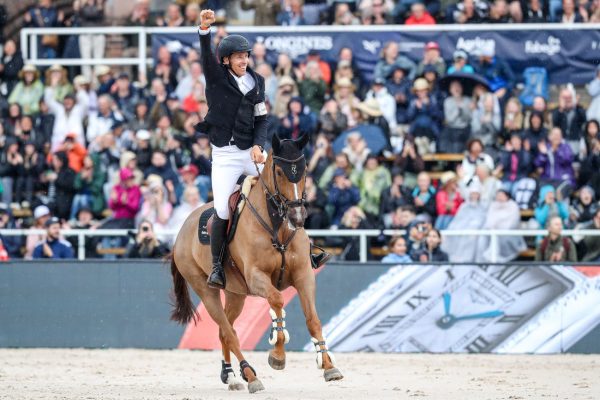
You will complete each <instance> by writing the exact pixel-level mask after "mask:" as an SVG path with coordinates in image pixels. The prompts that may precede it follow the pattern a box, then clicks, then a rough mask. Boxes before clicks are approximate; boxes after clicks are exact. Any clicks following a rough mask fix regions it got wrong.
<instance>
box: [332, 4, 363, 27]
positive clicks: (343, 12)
mask: <svg viewBox="0 0 600 400" xmlns="http://www.w3.org/2000/svg"><path fill="white" fill-rule="evenodd" d="M359 24H360V21H359V20H358V18H356V17H355V16H354V14H352V11H350V6H349V5H348V3H337V4H336V5H335V9H334V14H333V25H359Z"/></svg>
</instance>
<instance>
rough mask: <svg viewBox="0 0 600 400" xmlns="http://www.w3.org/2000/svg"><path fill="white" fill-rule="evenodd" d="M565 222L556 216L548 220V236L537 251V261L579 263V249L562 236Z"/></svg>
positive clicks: (569, 239) (537, 247)
mask: <svg viewBox="0 0 600 400" xmlns="http://www.w3.org/2000/svg"><path fill="white" fill-rule="evenodd" d="M562 229H563V221H562V219H561V218H560V217H558V216H554V217H551V218H550V219H549V220H548V236H546V237H545V238H544V239H542V240H541V241H540V243H539V244H538V245H537V246H536V249H535V261H549V262H561V261H569V262H577V249H576V248H575V243H573V241H572V240H571V238H568V237H563V236H561V233H562Z"/></svg>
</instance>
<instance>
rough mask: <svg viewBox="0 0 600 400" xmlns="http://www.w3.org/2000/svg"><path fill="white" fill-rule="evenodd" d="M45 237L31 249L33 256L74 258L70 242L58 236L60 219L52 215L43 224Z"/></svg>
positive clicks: (38, 257) (37, 257)
mask: <svg viewBox="0 0 600 400" xmlns="http://www.w3.org/2000/svg"><path fill="white" fill-rule="evenodd" d="M44 226H45V228H46V238H45V239H44V241H42V242H41V243H38V245H37V246H36V247H35V249H34V250H33V258H34V259H41V258H50V259H74V258H75V254H74V253H73V247H72V246H71V243H69V242H68V241H66V240H62V239H61V238H60V220H59V219H58V218H56V217H52V218H50V219H48V220H47V221H46V223H45V224H44Z"/></svg>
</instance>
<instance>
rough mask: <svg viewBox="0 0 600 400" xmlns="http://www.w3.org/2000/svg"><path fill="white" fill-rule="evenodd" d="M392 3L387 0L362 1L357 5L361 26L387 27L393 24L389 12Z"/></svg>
mask: <svg viewBox="0 0 600 400" xmlns="http://www.w3.org/2000/svg"><path fill="white" fill-rule="evenodd" d="M392 8H393V3H392V2H391V1H389V0H363V1H361V2H360V5H359V12H360V15H361V18H360V20H361V22H362V24H363V25H388V24H391V23H392V22H393V18H392V15H391V11H392Z"/></svg>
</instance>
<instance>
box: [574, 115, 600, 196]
mask: <svg viewBox="0 0 600 400" xmlns="http://www.w3.org/2000/svg"><path fill="white" fill-rule="evenodd" d="M579 162H581V169H580V171H579V182H580V183H582V184H584V185H585V184H591V185H593V183H592V181H593V180H594V179H596V180H598V179H597V177H598V173H597V172H598V170H599V169H600V125H599V124H598V121H596V120H591V121H588V122H587V123H586V126H585V137H584V138H582V139H581V144H580V146H579ZM596 186H598V185H596Z"/></svg>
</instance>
